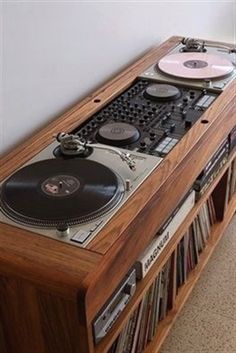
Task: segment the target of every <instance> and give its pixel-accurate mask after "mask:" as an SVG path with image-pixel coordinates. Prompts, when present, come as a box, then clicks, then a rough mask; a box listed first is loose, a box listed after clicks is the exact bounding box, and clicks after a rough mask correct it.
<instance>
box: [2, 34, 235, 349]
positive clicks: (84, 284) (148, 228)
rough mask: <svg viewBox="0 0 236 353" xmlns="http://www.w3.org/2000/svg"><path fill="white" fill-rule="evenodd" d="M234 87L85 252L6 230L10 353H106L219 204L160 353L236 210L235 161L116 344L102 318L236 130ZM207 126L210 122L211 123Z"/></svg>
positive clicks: (108, 90) (58, 126)
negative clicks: (101, 334)
mask: <svg viewBox="0 0 236 353" xmlns="http://www.w3.org/2000/svg"><path fill="white" fill-rule="evenodd" d="M180 40H181V38H179V37H172V38H170V39H169V40H167V41H166V42H165V43H163V44H162V45H160V46H159V47H157V48H153V49H151V50H150V51H149V52H147V53H146V55H144V56H143V57H142V58H141V59H139V60H137V61H136V62H135V63H134V64H133V65H131V66H130V67H128V68H127V69H126V70H124V71H123V72H122V73H120V74H119V75H118V76H117V77H115V78H114V79H112V80H111V81H109V82H108V83H107V84H105V85H104V86H103V87H102V88H101V89H99V90H98V91H96V92H95V93H93V94H91V95H90V96H89V97H87V98H86V99H84V100H83V101H82V102H80V103H78V104H77V105H76V106H74V107H73V108H71V109H70V110H69V111H68V112H66V113H65V114H64V115H63V116H61V117H59V118H58V119H56V120H55V121H53V122H52V123H51V124H49V125H48V126H46V127H45V128H44V129H42V130H41V131H39V132H38V133H37V134H35V135H34V136H32V137H31V138H30V139H29V140H27V141H26V142H25V143H23V144H22V145H21V146H19V147H18V148H15V149H14V150H13V151H12V152H10V153H9V154H8V155H6V156H4V157H3V158H1V160H0V165H1V169H0V180H3V179H4V178H6V177H7V176H8V175H10V174H11V173H13V172H14V171H15V170H16V169H17V168H19V167H21V166H22V165H23V164H24V163H25V162H27V161H28V160H29V159H30V158H32V157H33V156H34V155H36V154H37V153H38V152H39V151H41V150H42V149H43V148H44V147H46V146H47V145H48V144H49V143H51V142H52V140H53V134H55V133H58V132H60V131H66V132H69V131H71V130H72V129H74V128H75V127H77V126H78V125H79V124H81V123H82V122H84V121H86V120H87V119H88V118H89V117H90V116H91V115H92V114H94V113H95V112H96V111H98V110H99V109H100V108H101V107H103V106H105V105H106V104H107V103H108V102H110V101H111V100H112V99H113V98H114V97H115V96H117V95H118V94H119V93H120V92H122V91H123V90H124V89H125V88H127V87H128V86H129V85H130V83H131V82H132V81H133V80H134V79H135V78H136V77H137V75H138V74H139V73H141V72H142V71H143V70H144V69H145V68H147V67H148V66H150V65H151V64H152V63H154V62H156V61H157V60H158V59H159V58H160V57H162V56H163V55H165V54H166V53H168V52H169V51H170V50H171V49H172V48H173V47H174V46H176V45H177V44H178V43H179V41H180ZM235 98H236V82H235V80H234V81H233V82H232V83H231V84H230V85H229V86H228V87H227V88H226V89H225V90H224V91H223V92H222V93H221V94H220V96H219V97H218V98H217V99H216V101H215V102H214V103H213V104H212V106H211V107H210V108H209V109H207V111H206V112H205V113H204V115H203V117H202V119H200V120H199V121H198V122H197V123H196V124H195V125H194V126H193V127H192V128H191V129H190V130H189V132H188V133H187V134H186V135H185V136H184V137H183V138H182V139H181V141H180V142H179V143H178V145H177V146H176V147H175V148H174V149H173V150H172V151H171V152H170V153H169V154H168V155H167V157H166V158H165V159H164V160H163V162H162V163H161V164H160V165H159V166H158V168H156V169H155V170H154V171H153V172H152V174H151V175H150V176H149V177H148V178H147V179H146V180H145V181H144V183H143V184H142V185H141V186H140V187H139V189H138V190H137V191H136V192H135V193H134V194H133V195H132V197H131V198H130V199H129V200H128V201H127V202H126V203H125V204H124V206H122V208H121V209H120V210H119V211H118V212H117V214H116V215H115V216H114V217H113V218H112V220H111V221H109V223H108V224H107V225H106V226H105V227H104V228H103V230H102V231H101V232H100V233H99V234H98V236H96V238H95V239H94V240H92V242H91V243H89V245H88V246H87V247H86V248H85V249H82V248H77V247H73V246H71V245H67V244H64V243H61V242H57V241H55V240H53V239H50V238H46V237H44V236H40V235H36V234H35V233H31V232H30V231H28V230H22V229H20V228H17V227H15V226H11V225H7V224H4V223H0V347H1V352H3V353H25V352H27V353H55V352H57V353H106V352H108V350H109V349H110V347H111V346H112V343H113V342H114V341H115V340H116V338H117V337H118V335H119V334H120V332H121V331H122V329H123V327H124V325H125V323H126V322H127V320H128V319H129V317H130V315H131V314H132V312H133V311H134V310H135V309H136V308H137V306H138V304H139V302H140V301H141V299H142V297H143V296H144V295H145V293H146V291H147V290H148V288H149V286H150V285H151V283H152V282H153V280H154V278H155V276H157V274H158V272H159V271H160V270H161V268H162V267H163V265H164V264H165V263H166V261H167V259H168V258H169V257H170V256H171V255H172V254H174V252H175V251H176V248H177V245H178V243H179V242H180V239H181V237H182V236H183V234H184V233H185V231H186V230H187V228H188V227H189V225H190V224H191V223H192V221H193V219H194V217H195V216H196V215H197V213H198V212H199V209H200V208H201V206H202V205H203V203H204V202H205V201H206V200H207V199H208V198H209V196H210V195H211V194H214V202H215V205H216V209H217V222H216V223H215V225H214V226H213V227H212V231H211V235H210V238H209V241H208V242H207V245H206V247H205V248H204V251H203V252H202V253H201V255H200V258H199V263H198V265H197V266H196V267H195V269H194V270H193V271H192V272H191V273H190V274H189V276H188V280H187V281H186V283H185V284H183V285H182V286H181V288H180V289H179V291H178V295H177V296H176V298H175V299H174V306H173V308H172V309H171V310H170V311H169V312H168V314H167V316H166V318H165V319H164V320H162V321H161V322H160V323H159V328H158V331H157V334H156V335H155V336H154V339H153V340H152V341H151V342H150V343H149V344H148V345H147V347H146V349H145V353H148V352H150V353H155V352H158V349H159V347H160V345H161V344H162V342H163V340H164V339H165V337H166V335H167V334H168V332H169V330H170V328H171V326H172V324H173V322H174V321H175V319H176V317H177V315H178V313H179V312H180V310H181V308H182V306H183V305H184V303H185V301H186V299H187V298H188V296H189V294H190V292H191V290H192V288H193V286H194V284H195V283H196V281H197V279H198V277H199V276H200V274H201V271H202V270H203V268H204V266H205V264H206V263H207V261H208V259H209V258H210V256H211V254H212V252H213V250H214V248H215V246H216V245H217V243H218V241H219V240H220V238H221V236H222V234H223V231H224V229H225V228H226V227H227V225H228V223H229V222H230V220H231V218H232V216H233V214H234V212H235V210H236V197H235V194H234V195H232V197H231V198H230V200H229V201H226V190H227V180H228V179H229V178H230V176H229V173H230V165H231V162H232V161H233V159H234V158H235V152H234V154H231V155H230V158H229V161H228V162H227V164H225V166H224V167H223V169H222V170H221V171H220V173H219V174H218V176H217V177H216V179H215V180H214V182H213V183H212V184H211V186H210V187H209V188H208V190H207V192H206V193H205V194H204V196H203V197H202V198H200V200H199V201H198V202H197V203H196V205H195V206H194V208H193V209H192V210H191V212H190V213H189V215H188V216H187V218H186V219H185V221H184V222H183V224H182V225H181V226H180V228H179V229H178V230H177V232H176V233H175V235H174V236H173V238H172V239H171V240H170V242H169V243H168V245H167V247H166V248H165V249H164V251H163V252H162V254H161V255H160V257H159V258H158V260H157V261H156V262H155V265H154V266H153V267H152V269H151V270H150V271H149V273H148V275H147V276H146V277H145V278H144V279H143V280H142V281H139V282H138V283H137V289H136V292H135V295H134V297H133V298H132V300H131V301H130V302H129V304H128V305H127V307H126V308H125V310H124V311H123V312H122V314H121V315H120V317H119V318H118V320H117V321H116V323H115V324H114V326H113V327H112V329H111V330H110V331H109V333H108V334H107V336H106V337H105V338H104V339H102V340H101V342H99V343H98V344H97V345H95V344H94V341H93V332H92V322H93V320H94V317H95V316H96V314H97V313H98V311H99V310H100V308H101V307H102V306H103V305H104V303H105V302H106V301H107V299H108V298H109V297H110V296H111V294H112V293H113V292H114V290H115V288H116V287H117V285H118V284H119V283H120V281H121V280H122V278H123V277H124V275H125V274H126V273H127V272H128V271H129V269H130V268H131V267H132V266H133V264H134V263H135V261H136V259H137V258H138V257H139V256H140V254H141V253H142V252H143V251H144V250H145V248H146V247H147V246H148V244H149V243H150V242H151V240H152V239H153V237H154V236H155V234H156V232H157V231H158V229H159V227H160V226H161V225H162V223H163V222H164V221H165V220H166V219H167V218H168V217H169V215H170V214H171V212H172V210H173V209H174V208H175V207H176V206H177V205H178V202H179V200H180V199H181V198H182V196H183V195H184V194H185V193H186V192H187V191H188V190H189V188H190V187H191V186H192V185H193V182H194V181H195V179H196V177H197V176H198V174H199V173H200V171H201V170H202V169H203V167H204V166H205V165H206V163H207V162H208V160H209V158H210V157H211V156H212V154H213V153H214V151H215V150H216V149H217V147H218V146H219V145H220V143H221V142H222V141H223V140H224V139H225V138H226V137H227V136H228V134H229V133H230V131H231V130H232V129H233V127H234V126H235V125H236V112H235ZM202 121H203V122H202Z"/></svg>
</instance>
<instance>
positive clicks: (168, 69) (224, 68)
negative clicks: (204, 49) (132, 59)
mask: <svg viewBox="0 0 236 353" xmlns="http://www.w3.org/2000/svg"><path fill="white" fill-rule="evenodd" d="M158 68H159V69H160V70H161V71H162V72H164V73H166V74H168V75H171V76H175V77H181V78H185V79H214V78H219V77H223V76H226V75H229V74H230V73H232V72H233V70H234V65H233V64H232V63H231V61H229V60H227V59H224V58H221V57H220V56H217V55H213V54H208V53H178V54H171V55H167V56H165V57H163V58H162V59H161V60H160V61H159V62H158Z"/></svg>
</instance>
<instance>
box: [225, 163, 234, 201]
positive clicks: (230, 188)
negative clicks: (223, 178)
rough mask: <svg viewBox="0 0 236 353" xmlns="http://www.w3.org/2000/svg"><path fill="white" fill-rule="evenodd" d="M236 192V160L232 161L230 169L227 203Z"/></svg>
mask: <svg viewBox="0 0 236 353" xmlns="http://www.w3.org/2000/svg"><path fill="white" fill-rule="evenodd" d="M235 192H236V158H235V159H234V160H233V161H232V163H231V165H230V167H229V174H228V185H227V190H226V202H227V203H229V201H230V200H231V199H232V197H233V195H234V193H235Z"/></svg>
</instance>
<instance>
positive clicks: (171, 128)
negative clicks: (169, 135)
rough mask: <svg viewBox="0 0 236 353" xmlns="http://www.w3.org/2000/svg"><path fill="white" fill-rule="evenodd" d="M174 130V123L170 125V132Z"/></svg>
mask: <svg viewBox="0 0 236 353" xmlns="http://www.w3.org/2000/svg"><path fill="white" fill-rule="evenodd" d="M174 130H175V123H172V124H171V125H170V132H173V131H174Z"/></svg>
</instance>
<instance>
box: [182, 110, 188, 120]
mask: <svg viewBox="0 0 236 353" xmlns="http://www.w3.org/2000/svg"><path fill="white" fill-rule="evenodd" d="M181 115H182V118H183V119H184V118H185V117H186V115H187V111H186V110H183V111H182V112H181Z"/></svg>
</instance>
